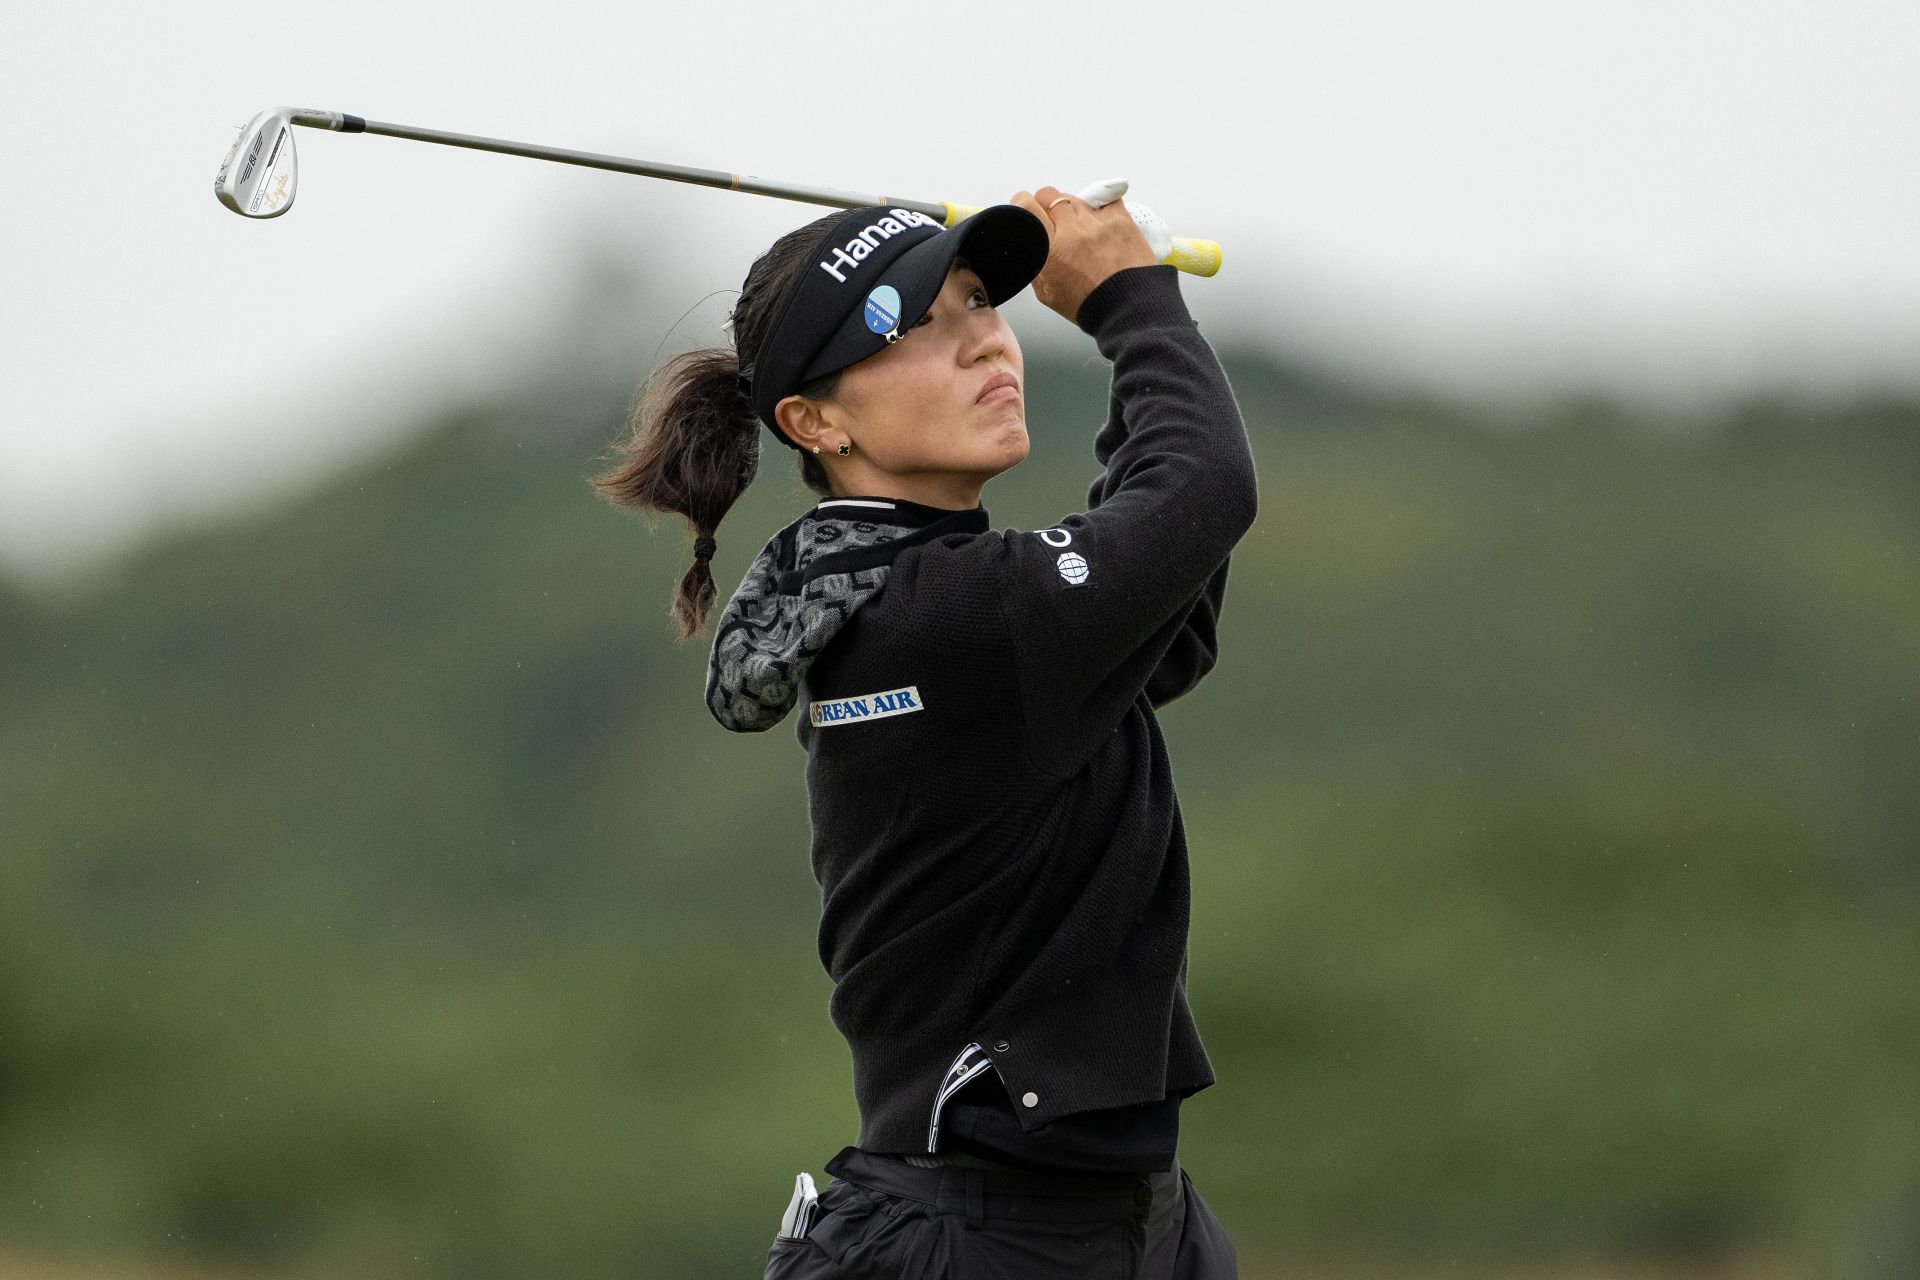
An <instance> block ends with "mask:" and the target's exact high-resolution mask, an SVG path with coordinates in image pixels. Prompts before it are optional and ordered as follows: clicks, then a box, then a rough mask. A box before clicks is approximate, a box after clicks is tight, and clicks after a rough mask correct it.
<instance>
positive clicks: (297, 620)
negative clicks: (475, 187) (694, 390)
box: [0, 351, 1920, 1280]
mask: <svg viewBox="0 0 1920 1280" xmlns="http://www.w3.org/2000/svg"><path fill="white" fill-rule="evenodd" d="M1227 364H1228V369H1229V372H1230V375H1231V376H1232V377H1233V380H1234V384H1235V387H1236V391H1237V393H1238V394H1239V396H1240V398H1241V402H1242V406H1243V409H1244V410H1245V412H1246V415H1247V418H1248V421H1249V423H1250V426H1251V428H1252V430H1253V433H1254V436H1255V448H1256V453H1257V455H1258V458H1259V462H1260V466H1261V486H1262V488H1261V493H1262V513H1261V517H1260V521H1259V523H1258V525H1257V527H1256V528H1255V530H1254V531H1253V533H1252V534H1250V535H1249V537H1248V539H1247V540H1246V542H1245V543H1244V544H1243V545H1242V547H1241V549H1240V550H1239V552H1238V553H1237V554H1236V556H1235V561H1234V569H1233V573H1232V582H1231V588H1230V591H1229V600H1228V604H1227V609H1226V615H1225V620H1224V628H1223V637H1222V646H1223V657H1222V662H1221V665H1220V667H1219V669H1218V670H1217V671H1216V672H1215V673H1214V674H1213V675H1212V676H1211V677H1210V678H1209V679H1208V681H1207V682H1206V683H1205V684H1203V685H1202V686H1201V688H1200V689H1199V690H1197V691H1196V692H1195V693H1193V694H1192V695H1190V696H1189V697H1188V698H1186V699H1184V700H1182V701H1181V702H1179V703H1177V704H1175V705H1173V706H1171V707H1169V708H1167V710H1166V711H1165V713H1164V715H1163V722H1164V724H1165V725H1166V727H1167V732H1168V737H1169V742H1170V745H1171V749H1172V752H1173V758H1174V764H1175V768H1176V772H1177V777H1178V779H1179V784H1180V787H1181V794H1182V799H1183V804H1184V807H1185V811H1186V816H1187V824H1188V829H1189V835H1190V839H1191V845H1192V856H1193V862H1194V874H1195V908H1194V921H1193V933H1192V967H1191V984H1192V998H1193V1003H1194V1006H1195V1009H1196V1014H1197V1017H1198V1019H1199V1022H1200V1026H1201V1030H1202V1033H1203V1035H1204V1036H1205V1037H1206V1039H1207V1043H1208V1046H1209V1049H1210V1051H1211V1053H1212V1054H1213V1057H1214V1062H1215V1066H1216V1068H1217V1070H1218V1073H1219V1076H1220V1083H1219V1084H1218V1085H1216V1086H1215V1087H1214V1088H1213V1089H1211V1090H1208V1091H1206V1092H1204V1093H1202V1094H1200V1095H1199V1096H1197V1097H1196V1098H1194V1099H1192V1100H1191V1102H1190V1103H1189V1104H1188V1107H1187V1111H1186V1114H1187V1128H1186V1132H1185V1135H1184V1137H1183V1141H1182V1151H1183V1163H1184V1164H1185V1165H1186V1166H1187V1167H1188V1169H1189V1170H1190V1171H1191V1173H1192V1175H1193V1177H1194V1179H1195V1182H1196V1184H1197V1185H1198V1186H1199V1187H1200V1188H1201V1189H1202V1191H1203V1192H1205V1193H1206V1195H1207V1196H1208V1199H1209V1201H1210V1202H1211V1203H1213V1205H1214V1206H1215V1208H1216V1209H1217V1210H1218V1211H1219V1213H1220V1214H1221V1216H1222V1217H1223V1219H1224V1220H1225V1221H1226V1222H1227V1224H1228V1226H1229V1228H1230V1229H1231V1230H1232V1231H1233V1232H1234V1235H1235V1237H1236V1240H1237V1241H1238V1242H1239V1245H1240V1250H1241V1255H1242V1258H1243V1259H1244V1260H1246V1262H1247V1264H1248V1269H1249V1273H1250V1275H1259V1274H1262V1272H1261V1270H1260V1261H1261V1260H1262V1259H1278V1258H1282V1257H1286V1256H1289V1255H1290V1254H1291V1253H1293V1252H1295V1251H1299V1250H1313V1249H1333V1250H1338V1249H1360V1250H1374V1251H1378V1252H1379V1253H1381V1254H1382V1255H1396V1254H1397V1255H1402V1256H1405V1257H1410V1258H1425V1259H1430V1260H1433V1261H1435V1262H1436V1263H1440V1264H1446V1265H1451V1266H1464V1265H1466V1264H1467V1263H1470V1262H1472V1261H1473V1260H1477V1259H1493V1258H1500V1257H1521V1258H1524V1257H1533V1256H1546V1255H1564V1254H1567V1253H1569V1252H1573V1253H1585V1254H1595V1255H1615V1256H1624V1255H1628V1254H1646V1253H1652V1254H1661V1255H1666V1254H1671V1255H1676V1256H1691V1257H1698V1256H1705V1255H1709V1254H1711V1253H1712V1252H1713V1251H1715V1250H1718V1249H1722V1248H1731V1247H1734V1246H1745V1245H1754V1244H1759V1245H1765V1246H1768V1247H1777V1248H1781V1249H1787V1250H1790V1251H1796V1252H1798V1253H1800V1254H1802V1255H1803V1256H1805V1257H1807V1258H1810V1259H1813V1260H1815V1261H1816V1262H1817V1263H1818V1265H1819V1266H1821V1267H1823V1268H1827V1270H1823V1271H1820V1272H1818V1274H1832V1275H1836V1276H1839V1275H1844V1276H1862V1277H1869V1276H1871V1277H1891V1276H1894V1275H1906V1274H1910V1273H1911V1272H1912V1271H1913V1269H1914V1268H1915V1267H1916V1266H1920V1196H1917V1189H1920V1131H1917V1130H1920V1091H1916V1090H1915V1088H1914V1083H1915V1080H1914V1067H1913V1063H1914V1055H1913V1048H1914V1045H1915V1044H1916V1042H1920V1025H1917V1024H1920V1014H1917V1013H1916V1010H1915V1005H1914V1001H1913V999H1912V985H1911V983H1912V980H1911V972H1912V968H1913V956H1914V954H1915V951H1914V943H1915V941H1916V935H1917V934H1920V930H1917V929H1916V923H1917V922H1916V902H1917V901H1920V894H1917V893H1916V877H1915V871H1914V863H1913V859H1912V850H1913V833H1914V832H1915V831H1916V830H1920V787H1916V786H1915V785H1914V777H1915V773H1916V764H1920V758H1917V757H1920V707H1917V706H1916V702H1915V690H1916V689H1920V645H1916V644H1915V641H1914V637H1915V635H1916V634H1920V547H1917V544H1916V525H1917V523H1920V498H1917V496H1916V495H1917V490H1916V480H1920V443H1917V442H1920V433H1917V431H1916V429H1917V428H1920V407H1917V406H1914V405H1905V404H1898V403H1880V402H1872V403H1861V404H1858V405H1851V406H1829V407H1824V408H1808V407H1806V406H1799V405H1784V404H1783V405H1768V404H1754V405H1750V406H1745V407H1742V408H1740V409H1739V410H1738V411H1737V412H1734V413H1730V414H1729V415H1728V416H1726V417H1725V418H1724V419H1722V420H1718V421H1715V422H1711V423H1708V422H1657V421H1656V422H1648V421H1642V420H1638V419H1633V418H1629V417H1626V416H1624V415H1620V414H1615V413H1612V412H1610V411H1608V409H1607V407H1606V406H1605V405H1597V404H1594V403H1592V402H1579V403H1573V404H1569V405H1568V406H1566V408H1565V409H1564V411H1560V412H1555V413H1551V414H1545V415H1542V417H1541V420H1539V421H1537V422H1532V423H1528V424H1524V426H1523V427H1522V428H1520V429H1515V428H1514V427H1512V426H1508V427H1507V428H1505V429H1500V430H1495V429H1492V428H1491V427H1489V426H1488V425H1487V423H1486V421H1484V420H1483V418H1484V416H1485V415H1481V414H1479V413H1478V412H1477V411H1475V410H1474V409H1472V408H1471V407H1467V406H1459V405H1442V404H1428V403H1371V402H1365V401H1360V400H1355V399H1351V398H1347V397H1345V396H1343V395H1342V394H1341V393H1340V392H1339V391H1338V390H1337V384H1336V383H1334V382H1333V381H1332V380H1330V379H1326V378H1316V377H1314V376H1312V375H1310V374H1309V373H1307V372H1306V371H1302V370H1298V369H1293V368H1289V367H1286V366H1283V365H1280V364H1276V363H1273V362H1271V361H1269V360H1267V359H1265V358H1263V357H1259V356H1256V355H1254V354H1252V353H1248V352H1233V351H1229V352H1228V353H1227ZM1028 381H1029V386H1030V387H1031V388H1032V389H1033V391H1034V398H1033V399H1032V400H1031V401H1030V405H1029V418H1030V421H1031V422H1032V423H1033V425H1034V434H1035V439H1036V449H1035V454H1034V456H1033V457H1032V458H1031V459H1030V460H1029V461H1028V462H1027V463H1026V464H1024V465H1023V466H1022V467H1020V468H1018V469H1017V470H1016V471H1015V472H1013V473H1011V474H1009V475H1008V476H1005V477H1002V478H1001V479H1000V480H998V481H996V482H995V483H994V484H993V485H991V486H990V487H989V489H988V491H987V495H986V501H987V505H988V507H989V509H990V510H991V512H992V514H993V519H994V523H995V525H996V526H997V527H1037V526H1039V525H1043V524H1045V523H1050V522H1051V520H1052V519H1053V517H1055V516H1057V515H1059V514H1062V513H1064V512H1066V511H1070V510H1076V509H1078V508H1079V505H1080V502H1081V500H1082V498H1083V497H1084V492H1085V486H1086V482H1087V480H1088V479H1089V478H1090V477H1091V474H1092V470H1093V464H1092V461H1091V457H1090V453H1089V450H1088V445H1089V442H1090V439H1091V435H1092V431H1093V429H1094V427H1096V426H1097V425H1098V417H1099V414H1100V412H1101V411H1102V410H1103V408H1104V403H1105V397H1104V394H1103V393H1104V388H1105V371H1104V366H1102V365H1101V364H1100V363H1099V362H1098V361H1097V360H1092V359H1090V358H1084V357H1071V358H1069V357H1053V358H1050V359H1042V358H1041V357H1040V356H1039V355H1038V354H1030V372H1029V379H1028ZM630 391H631V387H630V385H625V384H612V385H602V384H599V383H595V382H592V381H583V382H581V383H579V384H578V385H577V386H576V388H575V389H574V390H572V391H571V392H568V393H566V394H561V393H558V392H555V391H553V390H552V389H550V388H539V387H532V386H530V387H529V388H528V389H527V390H526V392H525V393H524V394H523V395H521V396H519V397H517V398H511V399H503V400H502V401H501V402H499V403H493V404H486V405H470V406H464V407H460V408H457V409H452V410H450V411H448V412H447V413H446V414H445V415H444V416H443V417H442V418H440V419H439V420H437V421H435V422H433V423H431V424H427V425H425V426H424V427H423V428H422V429H419V430H417V431H415V432H413V433H411V434H410V435H408V436H407V437H406V443H405V444H404V445H401V446H397V447H396V449H395V451H394V452H393V453H392V454H391V455H390V456H387V457H384V458H381V459H377V460H374V461H371V462H368V463H367V464H365V465H364V466H363V467H361V468H360V469H358V470H357V471H355V472H354V473H352V474H349V475H345V476H342V477H339V478H337V479H335V480H333V481H331V482H329V483H326V484H325V485H323V486H321V487H319V488H318V489H316V490H315V491H313V492H311V493H309V494H307V495H306V496H304V497H302V498H300V499H299V500H297V501H293V502H289V503H276V504H270V505H265V506H263V507H262V509H260V510H259V511H257V512H256V513H255V514H253V515H251V516H249V517H246V518H243V519H238V520H232V521H227V522H224V523H221V524H219V525H217V526H208V527H203V528H198V529H195V530H193V531H191V532H188V533H183V534H178V535H173V536H169V537H167V538H165V539H164V540H162V541H160V542H158V543H156V544H154V545H152V546H150V547H148V548H146V549H145V550H143V551H142V552H141V553H140V554H138V555H136V556H133V557H130V558H129V559H128V560H126V561H125V562H124V563H123V564H122V565H120V566H119V567H118V569H117V570H116V572H115V573H114V574H113V575H112V576H111V577H110V578H108V579H107V580H105V581H103V582H102V583H101V584H100V585H99V586H98V587H97V589H95V590H94V591H92V592H91V593H90V594H87V595H84V596H80V597H78V598H73V599H68V600H64V601H62V602H60V603H58V604H56V603H53V602H52V601H49V600H44V599H40V598H38V597H33V596H29V595H26V594H24V593H21V592H18V591H14V592H5V593H0V635H4V644H3V645H0V841H3V842H4V848H3V850H0V852H3V853H4V856H3V857H0V1152H5V1153H6V1156H7V1158H6V1159H5V1161H4V1162H0V1239H12V1240H17V1241H23V1242H27V1243H30V1244H35V1245H48V1244H51V1245H54V1246H59V1245H62V1244H69V1245H86V1246H89V1247H95V1246H98V1247H142V1248H145V1247H151V1248H158V1249H181V1250H186V1251H206V1252H217V1253H234V1254H240V1255H244V1256H249V1257H252V1258H255V1259H264V1260H267V1261H270V1262H271V1261H287V1262H293V1261H301V1262H313V1263H320V1264H326V1265H331V1266H338V1267H343V1268H348V1269H351V1270H352V1272H353V1273H354V1274H357V1275H369V1276H371V1275H389V1274H390V1275H420V1276H461V1277H479V1278H483V1280H484V1278H486V1277H507V1276H530V1275H537V1274H544V1275H565V1276H569V1277H595V1276H608V1277H611V1276H615V1275H620V1276H632V1275H658V1276H667V1275H672V1276H682V1277H700V1278H704V1277H713V1278H714V1280H719V1278H720V1277H734V1276H741V1275H757V1274H758V1273H759V1272H758V1268H759V1266H760V1263H761V1260H762V1258H763V1256H764V1250H765V1247H766V1244H767V1241H768V1240H769V1239H770V1238H771V1236H772V1234H773V1230H774V1227H775V1225H776V1224H777V1221H778V1217H779V1213H780V1210H781V1208H782V1207H783V1206H784V1204H785V1200H786V1189H787V1188H788V1187H790V1185H791V1180H792V1176H793V1173H794V1172H795V1171H796V1170H798V1169H801V1168H810V1169H812V1170H813V1172H814V1173H815V1175H816V1176H817V1177H823V1175H822V1171H821V1165H822V1163H823V1162H824V1161H825V1160H826V1159H827V1158H828V1157H829V1156H830V1155H832V1154H833V1152H835V1151H836V1150H838V1149H839V1148H840V1147H841V1146H842V1145H844V1144H845V1143H847V1142H849V1141H851V1136H852V1134H853V1131H854V1127H855V1125H854V1114H853V1110H852V1103H851V1098H850V1089H849V1079H848V1071H847V1061H846V1054H845V1050H844V1048H843V1047H842V1045H841V1043H840V1041H839V1040H838V1037H837V1035H836V1034H835V1033H834V1032H833V1029H832V1027H831V1026H830V1024H829V1023H828V1021H827V1017H826V998H827V995H828V992H829V990H830V988H829V985H828V982H827V979H826V977H825V975H824V974H823V973H822V972H821V971H820V968H819V964H818V961H817V959H816V957H815V953H814V949H813V944H814V939H813V926H814V923H815V920H816V912H817V909H818V892H817V887H816V886H815V885H814V884H813V882H812V880H811V877H810V873H809V871H808V866H807V859H806V850H807V823H806V811H805V795H804V790H803V789H802V786H801V779H800V765H801V763H802V756H801V754H800V752H799V750H798V748H797V746H796V745H795V744H794V742H793V740H792V737H791V729H790V728H788V727H786V726H783V727H782V728H780V729H778V730H776V731H774V732H772V733H769V734H765V735H755V736H733V735H729V734H727V733H725V732H724V731H722V730H720V729H719V728H718V727H717V726H716V725H715V724H714V723H713V722H712V720H711V719H710V718H709V717H708V715H707V713H706V711H705V709H704V706H703V705H702V701H701V697H700V690H701V684H702V678H703V673H704V663H705V649H704V645H703V644H698V643H696V644H692V645H688V646H685V647H681V648H676V647H675V646H674V645H672V644H671V642H670V639H669V637H670V634H671V633H670V629H669V626H668V623H667V621H666V617H665V608H666V601H667V596H668V592H669V589H670V587H671V584H672V582H673V581H674V579H675V578H676V577H677V576H678V575H679V573H680V571H681V570H682V569H683V568H684V566H685V564H686V560H687V556H686V543H685V540H684V538H682V537H681V536H680V534H679V531H678V530H677V529H676V528H674V527H672V526H670V525H665V524H663V525H662V526H661V528H660V530H659V531H658V532H657V534H656V535H655V536H653V537H651V538H649V537H648V536H647V534H646V532H645V530H644V525H643V524H641V523H640V522H639V521H637V520H634V519H632V518H629V517H628V516H627V515H625V514H624V513H621V512H616V511H614V510H613V509H612V508H610V507H608V506H606V505H605V504H603V503H602V502H600V501H599V500H598V499H597V498H596V497H595V496H594V495H593V494H592V493H591V492H590V490H589V489H588V487H587V485H586V483H585V477H586V476H587V475H589V474H592V473H594V472H597V471H599V470H601V469H602V468H603V467H604V466H605V465H606V463H607V457H606V448H607V445H608V444H609V442H610V441H612V440H613V439H614V438H616V436H617V435H618V434H619V431H620V426H619V423H620V419H621V416H622V411H623V409H624V406H625V403H626V401H627V397H628V394H629V393H630ZM782 452H783V451H779V450H773V449H770V450H769V453H768V457H767V459H766V463H767V465H766V468H765V471H764V472H763V475H762V477H761V479H760V481H759V482H758V483H757V484H756V486H755V489H754V491H753V492H752V493H750V494H749V496H748V498H747V500H746V501H745V502H744V503H743V504H742V505H741V507H740V508H738V509H737V510H736V512H735V513H734V514H733V515H732V516H731V517H729V519H728V521H727V523H726V525H725V526H723V528H722V529H721V532H720V538H719V542H720V552H719V556H718V559H717V561H716V565H715V568H716V577H717V578H719V579H720V580H721V582H722V583H723V587H722V590H723V594H724V592H725V590H727V589H729V588H730V587H731V585H732V583H733V582H734V581H736V580H737V577H738V574H739V573H740V572H741V571H742V570H743V569H744V566H745V565H746V563H747V561H748V559H749V557H750V556H751V555H752V553H753V551H754V550H755V549H757V547H758V546H759V545H760V543H761V541H762V540H763V539H764V538H765V537H766V536H768V535H769V534H770V533H771V532H772V531H773V530H774V529H776V528H777V527H778V526H779V525H780V524H781V523H783V522H784V521H785V520H787V519H789V518H791V515H792V514H793V513H795V512H797V511H798V510H800V509H801V508H802V507H804V506H805V505H806V504H807V502H808V501H809V498H808V496H807V495H806V494H805V492H804V491H803V490H802V489H801V487H800V485H799V483H798V481H797V479H796V478H795V477H794V476H793V473H792V471H791V464H790V463H789V461H788V459H786V458H785V457H784V456H779V457H775V456H774V454H776V453H782ZM716 1063H717V1064H720V1065H719V1066H717V1067H716V1066H715V1065H714V1064H716Z"/></svg>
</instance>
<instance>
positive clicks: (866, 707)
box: [807, 684, 926, 727]
mask: <svg viewBox="0 0 1920 1280" xmlns="http://www.w3.org/2000/svg"><path fill="white" fill-rule="evenodd" d="M924 710H926V708H925V707H924V706H922V705H921V703H920V686H919V685H914V684H910V685H908V686H907V687H906V688H904V689H888V690H887V691H886V692H884V693H863V694H860V695H859V696H858V697H854V698H828V699H826V700H825V701H822V702H809V703H808V704H807V719H808V720H810V721H812V722H813V724H814V725H815V726H816V727H821V726H825V725H834V724H858V723H860V722H861V721H863V720H884V719H886V718H887V717H888V716H904V715H906V714H907V713H908V712H910V711H924Z"/></svg>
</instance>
